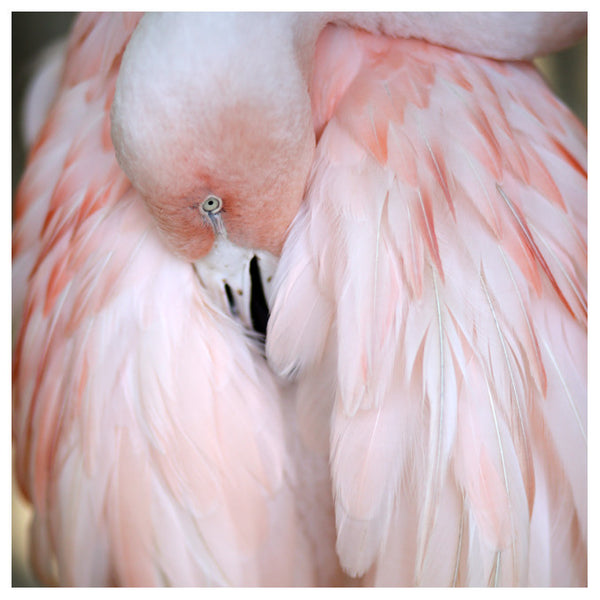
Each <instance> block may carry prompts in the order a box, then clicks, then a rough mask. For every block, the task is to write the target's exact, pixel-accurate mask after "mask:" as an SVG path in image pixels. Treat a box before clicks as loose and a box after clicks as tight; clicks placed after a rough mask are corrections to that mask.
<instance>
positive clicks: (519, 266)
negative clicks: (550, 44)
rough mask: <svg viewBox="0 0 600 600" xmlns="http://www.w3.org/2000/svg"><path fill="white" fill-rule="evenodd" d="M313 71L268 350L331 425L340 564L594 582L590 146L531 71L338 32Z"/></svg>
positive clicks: (480, 580) (410, 577)
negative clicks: (308, 166) (309, 160)
mask: <svg viewBox="0 0 600 600" xmlns="http://www.w3.org/2000/svg"><path fill="white" fill-rule="evenodd" d="M341 61H345V70H346V71H347V72H350V73H352V75H353V76H352V78H350V77H341V78H337V77H336V69H337V65H338V64H339V63H340V62H341ZM316 64H317V68H316V73H315V82H314V83H313V86H314V89H315V90H318V93H317V94H315V95H313V107H314V113H315V114H316V115H317V123H318V124H320V123H322V122H326V123H327V124H326V126H325V128H324V130H323V133H322V134H321V137H320V139H319V142H318V146H317V155H316V158H315V163H314V168H313V171H312V174H311V179H310V182H309V186H308V191H307V195H306V203H305V204H304V205H303V207H302V208H301V210H300V214H299V216H298V217H297V219H296V222H295V223H294V226H293V227H292V230H291V232H290V235H289V237H288V240H287V243H286V246H285V248H284V251H283V254H282V257H281V261H280V264H279V269H278V280H277V281H276V283H275V287H276V293H275V298H276V300H275V305H274V309H273V313H272V316H271V321H270V325H269V330H268V335H267V349H268V355H269V358H270V361H271V364H272V365H274V366H275V367H276V368H277V370H278V371H279V372H281V373H284V374H285V373H295V374H296V377H297V378H298V380H299V395H300V398H299V410H300V411H301V414H305V415H306V417H305V419H303V422H304V423H305V426H306V429H307V430H308V432H309V435H310V436H311V437H312V436H313V435H314V434H313V432H314V430H315V428H316V427H317V425H316V424H314V423H313V421H314V419H319V420H321V421H322V420H325V419H329V413H330V412H331V432H330V433H328V430H327V429H326V428H325V429H324V430H323V435H324V436H328V435H329V440H328V439H327V437H325V438H324V439H323V440H321V441H320V446H321V447H326V446H327V444H328V441H329V443H330V450H329V453H330V461H331V468H332V478H333V488H334V497H335V502H336V521H337V529H338V541H337V548H338V553H339V555H340V559H341V562H342V565H343V566H344V567H345V568H346V569H348V570H349V572H350V573H352V574H353V575H357V574H358V575H362V574H364V573H365V572H367V574H368V576H367V581H369V582H371V583H375V584H381V585H410V584H426V585H428V584H437V585H450V584H458V585H469V584H470V585H485V584H486V583H488V582H492V583H494V582H497V583H500V584H504V585H524V584H532V585H573V584H578V585H581V584H583V583H584V582H585V577H586V575H585V573H586V568H585V559H584V557H585V547H586V543H585V540H586V530H587V507H586V434H585V423H586V404H585V399H586V395H585V381H586V335H585V333H586V320H587V313H586V299H585V290H586V175H585V168H586V137H585V132H584V131H583V129H582V128H581V126H580V125H579V124H578V123H577V122H576V120H575V119H574V118H573V117H572V116H571V114H570V113H569V112H568V111H567V110H566V109H564V108H563V107H562V106H560V105H559V104H558V102H557V101H556V100H555V99H554V98H553V97H552V95H551V94H550V92H549V91H548V90H547V88H546V86H545V84H544V83H543V81H542V80H541V78H540V77H539V76H538V75H537V74H536V73H535V72H534V70H533V68H532V67H530V66H529V65H525V64H522V65H519V64H498V63H494V62H492V61H489V60H485V59H479V58H475V57H469V56H466V55H461V54H457V53H455V52H452V51H449V50H445V49H441V48H438V47H435V46H431V45H428V44H425V43H423V42H418V41H390V40H385V39H382V38H376V37H373V36H370V35H368V34H361V33H355V32H351V31H344V30H341V29H333V28H332V29H330V30H328V31H327V32H325V33H324V34H323V36H322V37H321V39H320V42H319V46H318V50H317V58H316ZM337 73H339V72H337ZM331 115H332V116H331ZM330 117H331V118H330ZM307 306H308V307H309V309H308V310H307ZM302 315H306V316H304V317H303V316H302ZM315 386H319V388H323V387H324V388H325V389H328V390H332V391H333V393H330V397H331V398H335V400H334V402H333V404H326V403H324V402H323V397H322V394H320V393H319V392H318V390H316V389H315ZM318 404H320V405H321V406H320V407H317V406H316V405H318ZM442 548H443V550H442ZM527 557H529V558H527ZM398 565H402V567H401V568H399V567H398Z"/></svg>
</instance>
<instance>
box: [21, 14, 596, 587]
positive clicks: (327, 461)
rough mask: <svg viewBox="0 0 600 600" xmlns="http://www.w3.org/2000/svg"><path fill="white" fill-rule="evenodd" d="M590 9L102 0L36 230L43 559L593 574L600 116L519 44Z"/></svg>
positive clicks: (68, 90) (556, 576)
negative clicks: (590, 382) (588, 111)
mask: <svg viewBox="0 0 600 600" xmlns="http://www.w3.org/2000/svg"><path fill="white" fill-rule="evenodd" d="M584 31H585V17H582V16H581V15H552V14H544V15H536V14H523V15H509V14H491V13H489V14H478V13H471V14H468V15H467V14H465V15H455V14H443V15H442V14H439V15H438V14H426V13H407V14H369V13H365V14H360V15H353V14H335V15H326V14H301V15H297V14H293V13H286V14H265V15H259V14H246V15H236V14H226V15H217V14H193V15H190V14H167V15H158V14H149V15H146V16H143V17H142V16H141V15H120V14H108V15H91V14H83V15H82V16H80V17H79V19H78V21H77V22H76V24H75V26H74V29H73V31H72V34H71V36H70V39H69V43H68V46H67V49H66V53H63V54H62V55H58V58H57V55H53V57H54V58H53V61H57V60H58V61H59V65H58V67H59V68H57V63H56V62H53V63H52V65H51V66H50V67H48V68H49V69H50V70H52V72H56V73H61V75H60V80H59V84H58V85H57V86H56V95H55V97H54V100H53V101H52V102H51V103H47V102H40V103H32V108H31V111H33V114H32V115H31V119H30V122H31V123H42V122H43V125H41V126H40V127H35V126H33V125H32V128H33V129H34V130H35V129H39V130H38V131H37V132H34V133H33V134H32V138H33V139H35V141H34V142H33V146H32V148H31V151H30V156H29V160H28V165H27V168H26V171H25V174H24V176H23V179H22V181H21V183H20V186H19V189H18V192H17V198H16V208H15V215H14V217H15V219H14V229H13V319H14V323H15V327H17V328H18V331H19V334H18V339H17V342H16V347H15V350H14V376H13V380H14V384H13V396H14V401H13V437H14V443H15V455H16V474H17V478H18V482H19V486H20V488H21V489H22V491H23V492H24V494H25V496H26V497H27V498H28V499H29V500H30V502H31V503H32V505H33V508H34V519H33V523H32V527H31V549H32V562H33V565H34V568H35V570H36V573H37V574H38V576H39V577H40V579H41V580H42V581H44V582H48V583H59V584H62V585H115V584H118V585H127V586H131V585H237V586H240V585H243V586H253V585H261V586H265V585H285V586H289V585H304V586H315V585H328V586H331V585H443V586H447V585H538V586H539V585H585V584H586V581H587V533H586V531H587V524H586V523H587V505H586V495H587V491H586V485H587V483H586V461H587V455H586V444H587V433H586V323H587V301H586V164H587V157H586V133H585V130H584V128H583V127H582V126H581V124H580V123H579V122H578V121H577V120H576V119H575V117H573V116H572V115H571V114H570V112H569V111H568V110H567V109H566V108H565V107H564V106H563V105H562V104H561V103H560V102H559V101H558V100H557V99H556V98H555V97H554V96H553V95H552V94H551V92H550V91H549V90H548V88H547V87H546V84H545V83H544V81H543V80H542V79H541V77H540V76H539V75H538V73H537V72H536V71H535V69H534V68H533V67H532V66H531V64H529V63H528V62H527V61H528V59H530V58H532V57H533V56H535V55H537V54H540V53H544V52H548V51H550V50H553V49H556V48H558V47H561V46H563V45H566V44H567V43H569V42H571V41H573V39H575V38H576V37H577V36H579V35H581V34H582V33H583V32H584ZM253 261H254V263H255V264H256V263H258V264H259V266H260V273H261V276H262V280H263V283H264V288H265V290H264V291H265V295H266V300H267V302H268V305H269V307H270V310H271V316H270V319H269V322H268V326H267V329H266V338H265V340H264V343H263V339H262V338H261V336H260V335H258V334H257V333H256V332H254V331H253V328H252V315H251V311H250V309H249V308H248V306H249V298H250V297H251V296H252V295H253V279H252V277H250V275H249V269H250V265H251V263H252V262H253ZM254 284H256V277H254Z"/></svg>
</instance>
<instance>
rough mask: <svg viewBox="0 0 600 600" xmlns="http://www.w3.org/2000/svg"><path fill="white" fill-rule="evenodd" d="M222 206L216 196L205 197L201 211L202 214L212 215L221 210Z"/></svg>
mask: <svg viewBox="0 0 600 600" xmlns="http://www.w3.org/2000/svg"><path fill="white" fill-rule="evenodd" d="M222 206H223V201H222V200H221V198H219V197H218V196H207V197H206V198H205V199H204V202H203V203H202V205H201V207H200V208H201V209H202V211H203V212H205V213H206V214H209V215H214V214H215V213H218V212H219V211H220V210H221V207H222Z"/></svg>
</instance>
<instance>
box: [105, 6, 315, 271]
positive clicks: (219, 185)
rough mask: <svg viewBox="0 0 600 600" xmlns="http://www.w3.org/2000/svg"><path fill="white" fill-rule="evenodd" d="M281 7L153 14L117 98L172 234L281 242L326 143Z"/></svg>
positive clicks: (152, 205)
mask: <svg viewBox="0 0 600 600" xmlns="http://www.w3.org/2000/svg"><path fill="white" fill-rule="evenodd" d="M278 19H280V17H278V16H277V15H259V14H245V15H239V14H237V15H236V14H206V13H205V14H200V13H196V14H190V13H188V14H149V15H146V16H145V17H144V18H143V19H142V20H141V22H140V24H139V25H138V27H137V29H136V31H135V32H134V34H133V36H132V38H131V40H130V42H129V44H128V47H127V49H126V51H125V53H124V56H123V60H122V64H121V67H120V71H119V76H118V80H117V86H116V92H115V97H114V101H113V106H112V110H111V121H112V129H111V134H112V139H113V143H114V146H115V151H116V156H117V160H118V162H119V164H120V166H121V168H122V169H123V170H124V171H125V173H126V175H127V176H128V177H129V179H130V181H131V182H132V184H133V185H134V186H135V187H136V188H137V189H138V191H139V192H140V193H141V195H142V196H143V198H144V199H145V201H146V203H147V205H148V207H149V209H150V212H151V213H152V215H153V216H154V218H155V220H156V222H157V224H158V226H159V228H160V230H161V231H162V233H163V234H164V237H165V239H166V241H167V243H168V244H169V246H170V247H171V248H172V249H173V250H174V251H175V252H176V253H177V254H178V255H180V256H182V257H183V258H185V259H187V260H191V261H195V260H198V259H200V258H201V257H203V256H204V255H206V254H207V253H208V252H209V251H210V249H211V248H212V246H213V243H214V240H215V237H216V235H218V234H219V233H225V234H226V235H227V238H228V239H229V240H231V241H232V242H234V243H235V244H238V245H241V246H244V247H247V248H257V249H264V250H267V251H269V252H271V253H273V254H279V253H280V251H281V247H282V245H283V242H284V239H285V235H286V231H287V229H288V227H289V225H290V223H291V221H292V220H293V218H294V216H295V214H296V212H297V210H298V207H299V205H300V203H301V201H302V197H303V193H304V187H305V184H306V180H307V177H308V173H309V170H310V166H311V163H312V159H313V154H314V148H315V135H314V129H313V125H312V116H311V110H310V98H309V95H308V85H307V81H306V79H307V74H306V73H305V72H304V71H305V65H303V64H302V58H301V56H300V54H301V53H299V52H298V47H299V44H300V45H301V44H302V41H301V40H300V41H299V40H298V39H295V38H294V36H293V35H290V31H289V29H288V28H286V27H282V26H281V22H280V21H279V20H278Z"/></svg>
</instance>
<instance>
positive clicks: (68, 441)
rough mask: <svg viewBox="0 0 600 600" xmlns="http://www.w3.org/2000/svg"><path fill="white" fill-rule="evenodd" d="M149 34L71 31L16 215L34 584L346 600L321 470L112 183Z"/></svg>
mask: <svg viewBox="0 0 600 600" xmlns="http://www.w3.org/2000/svg"><path fill="white" fill-rule="evenodd" d="M138 19H139V17H135V18H131V17H129V16H123V15H118V14H114V15H102V16H93V15H83V16H82V17H81V18H80V19H79V21H78V22H77V24H76V26H75V29H74V33H73V36H72V38H71V42H70V46H69V48H70V49H69V54H68V55H67V58H66V67H65V68H66V70H65V74H64V77H63V83H62V87H61V89H60V91H59V95H58V97H57V100H56V103H55V105H54V106H53V107H52V108H51V112H50V115H49V121H48V124H47V125H46V126H45V128H44V130H43V131H42V133H41V134H40V138H39V139H40V140H42V141H41V142H40V143H38V145H37V146H36V147H35V148H34V150H33V153H32V156H31V158H30V162H29V166H28V170H27V172H26V174H25V177H24V180H23V183H22V184H21V188H20V191H19V193H18V195H17V204H18V206H19V207H20V209H19V210H18V211H17V221H16V224H15V239H16V244H15V271H16V272H19V273H20V275H19V278H18V279H17V280H15V285H17V286H18V287H20V289H18V290H16V294H17V295H18V297H19V298H24V305H25V309H24V311H23V315H24V317H23V318H22V320H21V323H20V334H19V340H18V343H17V347H16V359H15V382H14V387H15V399H16V401H15V406H14V421H13V427H14V436H15V441H16V454H17V475H18V479H19V482H20V485H21V487H22V490H23V491H24V493H25V495H26V496H27V497H28V498H29V499H30V500H31V501H32V503H33V505H34V508H35V511H36V516H35V519H34V522H33V525H32V541H33V544H34V545H35V548H34V554H35V557H34V565H35V567H36V569H37V572H38V576H39V577H40V578H41V580H42V581H44V582H60V583H61V584H70V585H112V584H120V585H201V584H203V585H226V584H229V585H289V584H291V583H292V584H293V583H296V584H304V585H306V584H318V583H333V582H336V581H338V580H339V578H340V572H339V568H338V566H337V560H336V559H335V556H334V540H333V535H334V531H333V527H332V526H331V527H329V530H328V528H327V526H323V524H324V523H326V522H327V520H328V518H331V517H330V513H331V500H328V499H327V496H325V501H323V498H322V496H323V494H322V492H320V488H322V487H323V486H325V489H326V490H329V483H328V480H327V471H326V464H327V463H326V458H320V457H318V456H317V457H316V458H313V459H311V458H310V454H308V455H307V454H306V450H305V448H304V445H303V444H302V443H299V444H298V443H296V442H293V438H294V436H295V435H296V434H295V433H294V432H293V427H294V426H293V422H294V419H295V417H294V415H293V414H292V415H291V416H288V417H286V418H285V420H284V415H283V412H282V411H283V407H282V404H281V403H282V402H284V400H282V396H283V391H282V389H281V388H280V386H279V384H278V383H277V382H276V380H275V378H274V377H273V375H272V374H271V373H270V372H269V370H268V368H267V365H266V363H265V361H264V359H263V358H262V356H261V354H260V348H259V347H258V345H257V344H256V342H254V341H253V340H252V339H250V338H249V337H248V336H247V335H246V332H245V331H244V329H243V327H242V326H241V324H240V323H238V322H237V321H234V320H233V319H232V318H231V317H230V316H228V315H225V314H223V313H222V312H221V309H220V308H218V307H217V306H216V305H214V304H213V303H212V301H211V300H210V297H209V295H208V293H207V291H206V290H204V289H203V288H202V287H201V285H200V283H199V281H198V278H197V276H196V274H195V271H194V269H193V267H192V265H190V264H189V263H187V262H185V261H182V260H180V259H178V258H176V257H174V256H173V255H172V254H171V253H170V252H169V251H168V250H167V249H166V247H165V246H164V245H163V243H162V241H161V240H160V238H159V236H158V233H157V230H156V226H155V224H154V221H153V220H152V219H151V217H150V215H149V213H148V211H147V209H146V207H145V206H144V204H143V202H142V200H141V198H140V196H139V195H138V193H137V192H136V191H135V190H133V189H132V188H131V186H130V184H129V182H128V180H127V179H126V177H125V175H124V174H123V172H122V171H121V170H120V169H119V167H118V166H117V164H116V160H115V156H114V150H113V148H112V144H111V143H110V137H108V134H107V132H108V127H109V125H108V123H109V114H108V111H109V110H110V106H111V98H112V94H113V93H114V80H115V78H116V75H117V72H118V65H119V61H120V55H121V54H122V52H123V49H124V47H125V45H126V43H127V40H128V38H129V36H130V34H131V31H132V30H133V28H134V27H135V25H136V24H137V21H138ZM99 49H102V52H101V53H99V52H98V50H99ZM86 55H89V57H88V58H89V60H88V59H86ZM71 107H72V109H73V110H72V112H71V113H70V118H69V119H66V118H64V115H65V114H66V113H67V112H69V110H70V108H71ZM46 172H48V174H49V175H50V174H51V177H50V178H49V179H47V180H46V182H47V185H48V188H47V190H48V191H47V192H46V191H44V190H41V189H40V185H41V183H42V179H43V176H44V175H45V174H46ZM33 213H35V214H33ZM23 271H24V273H23ZM176 355H178V358H177V359H174V357H175V356H176ZM292 456H293V457H294V458H292ZM305 456H306V458H307V460H312V463H311V466H310V467H304V468H303V472H299V471H297V469H296V467H295V466H294V465H295V464H296V463H298V464H301V463H302V462H303V459H304V457H305ZM321 473H324V475H322V474H321ZM315 481H319V483H317V484H315ZM305 488H306V489H307V490H309V491H304V490H305ZM319 496H321V498H319ZM316 498H319V501H318V502H317V500H316ZM319 513H322V516H321V515H320V514H319ZM313 519H314V520H315V522H316V523H318V524H319V526H318V528H317V527H314V526H312V525H311V526H307V525H304V524H303V521H304V522H305V521H312V520H313ZM331 523H333V521H332V520H331ZM325 532H327V533H325ZM321 536H324V537H323V538H322V539H323V540H328V541H327V542H325V543H324V544H322V545H321V547H320V548H319V550H318V552H315V551H314V548H313V546H314V544H315V543H316V540H317V539H321ZM280 543H283V544H285V546H286V547H287V548H290V549H292V551H291V552H286V553H282V552H281V550H280V546H279V544H280ZM317 558H318V561H319V563H317V562H316V561H317Z"/></svg>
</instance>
